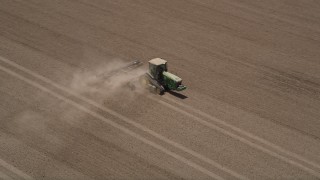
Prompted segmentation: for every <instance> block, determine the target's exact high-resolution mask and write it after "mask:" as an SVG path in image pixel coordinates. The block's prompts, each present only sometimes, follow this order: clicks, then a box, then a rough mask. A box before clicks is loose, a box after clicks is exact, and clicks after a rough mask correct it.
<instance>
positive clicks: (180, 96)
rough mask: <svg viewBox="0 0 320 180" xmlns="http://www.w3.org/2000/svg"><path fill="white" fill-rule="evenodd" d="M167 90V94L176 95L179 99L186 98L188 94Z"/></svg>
mask: <svg viewBox="0 0 320 180" xmlns="http://www.w3.org/2000/svg"><path fill="white" fill-rule="evenodd" d="M167 92H168V93H169V94H171V95H173V96H175V97H177V98H180V99H187V98H188V96H185V95H183V94H180V93H178V92H174V91H167Z"/></svg>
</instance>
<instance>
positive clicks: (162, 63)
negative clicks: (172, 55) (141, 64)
mask: <svg viewBox="0 0 320 180" xmlns="http://www.w3.org/2000/svg"><path fill="white" fill-rule="evenodd" d="M140 82H141V83H142V84H143V85H144V86H145V87H146V88H148V89H149V90H150V91H151V92H154V93H157V94H160V95H162V94H163V93H164V92H165V91H182V90H185V89H186V88H187V87H186V86H184V85H182V79H181V78H180V77H178V76H176V75H174V74H172V73H170V72H168V68H167V61H166V60H163V59H161V58H155V59H152V60H150V61H149V71H148V72H147V73H146V74H145V75H143V76H142V77H141V79H140Z"/></svg>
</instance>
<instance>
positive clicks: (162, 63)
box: [149, 58, 168, 82]
mask: <svg viewBox="0 0 320 180" xmlns="http://www.w3.org/2000/svg"><path fill="white" fill-rule="evenodd" d="M167 70H168V69H167V61H166V60H164V59H161V58H154V59H151V60H150V61H149V74H150V75H151V76H152V77H153V78H154V79H155V80H157V81H158V82H162V81H163V72H166V71H167Z"/></svg>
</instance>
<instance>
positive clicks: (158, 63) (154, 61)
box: [149, 58, 167, 65]
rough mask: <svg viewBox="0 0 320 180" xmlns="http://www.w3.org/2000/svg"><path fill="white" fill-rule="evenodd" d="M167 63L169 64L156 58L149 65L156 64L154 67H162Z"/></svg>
mask: <svg viewBox="0 0 320 180" xmlns="http://www.w3.org/2000/svg"><path fill="white" fill-rule="evenodd" d="M166 62H167V61H166V60H164V59H161V58H154V59H151V60H150V61H149V63H151V64H154V65H161V64H165V63H166Z"/></svg>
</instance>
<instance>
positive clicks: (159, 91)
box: [156, 88, 164, 95]
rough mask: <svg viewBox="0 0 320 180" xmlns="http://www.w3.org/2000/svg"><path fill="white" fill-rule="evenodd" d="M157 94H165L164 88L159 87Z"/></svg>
mask: <svg viewBox="0 0 320 180" xmlns="http://www.w3.org/2000/svg"><path fill="white" fill-rule="evenodd" d="M156 92H157V94H159V95H163V94H164V90H162V89H161V88H157V89H156Z"/></svg>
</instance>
